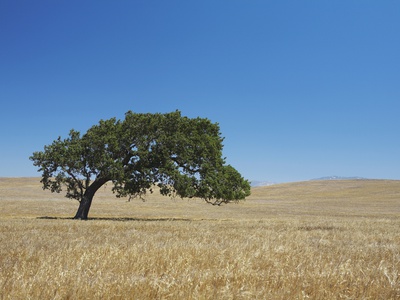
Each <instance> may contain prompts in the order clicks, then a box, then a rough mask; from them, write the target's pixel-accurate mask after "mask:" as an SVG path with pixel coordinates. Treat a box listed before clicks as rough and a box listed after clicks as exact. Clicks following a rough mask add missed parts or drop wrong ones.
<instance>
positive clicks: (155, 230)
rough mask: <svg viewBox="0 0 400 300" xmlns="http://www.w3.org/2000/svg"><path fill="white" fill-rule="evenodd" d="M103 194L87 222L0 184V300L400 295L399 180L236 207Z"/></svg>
mask: <svg viewBox="0 0 400 300" xmlns="http://www.w3.org/2000/svg"><path fill="white" fill-rule="evenodd" d="M109 189H110V187H106V188H104V189H102V190H101V191H99V192H98V194H97V195H96V196H95V199H94V201H93V205H92V208H91V212H90V214H89V218H90V220H88V221H77V220H72V219H71V217H72V216H73V215H74V213H75V210H76V209H77V204H78V203H77V201H74V200H69V199H66V198H64V197H63V196H62V195H58V194H51V193H50V192H48V191H43V190H42V189H41V187H40V183H39V179H38V178H0V205H1V211H0V224H1V226H0V231H1V235H0V242H1V243H0V299H400V235H399V234H398V232H399V228H400V218H399V217H400V181H386V180H349V181H309V182H298V183H287V184H279V185H273V186H269V187H258V188H253V189H252V195H251V196H250V197H249V198H248V199H247V200H246V201H244V202H242V203H239V204H229V205H225V206H221V207H214V206H210V205H207V204H205V203H204V202H202V201H201V200H199V199H192V200H187V199H170V198H166V197H161V196H159V195H157V194H153V195H148V196H147V197H146V201H145V202H143V201H141V200H140V199H133V200H131V201H130V202H128V201H127V199H123V198H122V199H117V198H115V197H113V195H112V193H111V192H110V191H109Z"/></svg>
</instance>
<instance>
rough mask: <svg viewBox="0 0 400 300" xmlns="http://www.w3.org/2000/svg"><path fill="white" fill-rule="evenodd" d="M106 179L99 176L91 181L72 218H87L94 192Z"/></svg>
mask: <svg viewBox="0 0 400 300" xmlns="http://www.w3.org/2000/svg"><path fill="white" fill-rule="evenodd" d="M107 181H108V180H107V179H101V178H100V179H96V180H95V181H93V183H92V184H91V185H90V186H89V187H88V188H87V190H86V191H85V193H84V194H83V197H82V199H81V201H80V203H79V208H78V211H77V212H76V214H75V217H74V219H78V220H87V218H88V214H89V210H90V206H91V205H92V200H93V197H94V194H95V193H96V192H97V190H98V189H99V188H100V187H101V186H102V185H103V184H105V183H106V182H107Z"/></svg>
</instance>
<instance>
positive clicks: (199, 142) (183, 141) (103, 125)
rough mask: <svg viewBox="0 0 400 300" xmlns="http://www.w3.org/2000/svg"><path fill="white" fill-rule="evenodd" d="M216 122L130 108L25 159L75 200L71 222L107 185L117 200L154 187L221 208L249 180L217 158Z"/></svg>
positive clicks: (47, 184)
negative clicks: (123, 114)
mask: <svg viewBox="0 0 400 300" xmlns="http://www.w3.org/2000/svg"><path fill="white" fill-rule="evenodd" d="M222 142H223V138H222V137H221V133H220V128H219V125H218V123H212V122H211V121H210V120H208V119H206V118H188V117H184V116H182V115H181V113H180V111H175V112H171V113H166V114H161V113H156V114H151V113H133V112H131V111H128V112H127V113H126V114H125V119H124V120H117V119H116V118H111V119H108V120H100V122H99V123H98V124H97V125H94V126H92V127H91V128H90V129H89V130H88V131H87V132H86V133H85V134H83V135H81V134H80V132H78V131H76V130H73V129H72V130H71V131H70V133H69V136H68V137H67V138H65V139H61V137H59V138H58V139H57V140H55V141H53V143H52V144H50V145H47V146H45V147H44V150H43V151H38V152H34V153H33V155H32V156H31V157H30V159H31V160H32V161H33V164H34V165H35V166H37V167H38V168H39V171H40V172H41V173H42V179H41V183H42V184H43V189H49V190H50V191H51V192H57V193H59V192H61V191H62V190H63V189H66V197H68V198H71V199H76V200H78V201H79V202H80V205H79V208H78V211H77V213H76V215H75V218H76V219H87V217H88V213H89V209H90V206H91V203H92V199H93V196H94V194H95V193H96V191H97V190H98V189H99V188H100V187H101V186H102V185H104V184H105V183H106V182H112V184H113V187H112V190H113V192H114V193H115V194H116V196H117V197H122V196H129V197H132V196H142V195H143V194H145V193H146V191H151V192H152V188H153V187H154V185H156V186H158V187H159V190H160V193H161V194H162V195H169V196H172V195H178V196H180V197H188V198H192V197H199V198H202V199H204V200H205V201H206V202H207V203H211V204H213V205H220V204H222V203H229V202H232V201H238V200H242V199H244V198H245V197H246V196H248V195H250V184H249V182H248V181H247V180H245V179H244V178H243V177H242V176H241V175H240V174H239V172H238V171H237V170H235V169H234V168H233V167H232V166H230V165H226V163H225V159H224V158H223V157H222V149H223V145H222Z"/></svg>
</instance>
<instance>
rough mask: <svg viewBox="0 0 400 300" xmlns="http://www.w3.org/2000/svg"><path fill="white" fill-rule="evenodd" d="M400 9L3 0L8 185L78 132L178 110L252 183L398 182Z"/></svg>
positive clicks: (2, 159) (0, 52)
mask: <svg viewBox="0 0 400 300" xmlns="http://www.w3.org/2000/svg"><path fill="white" fill-rule="evenodd" d="M399 16H400V2H399V1H394V0H392V1H352V0H338V1H324V0H321V1H320V0H318V1H317V0H314V1H311V0H310V1H308V0H307V1H284V0H283V1H267V0H262V1H260V0H251V1H244V0H242V1H238V0H229V1H227V0H226V1H222V0H221V1H215V0H213V1H209V0H202V1H187V0H181V1H175V0H169V1H164V0H154V1H151V0H149V1H145V0H141V1H139V0H137V1H135V0H132V1H74V0H68V1H41V0H38V1H23V0H17V1H15V0H3V1H1V2H0V41H1V46H0V100H1V110H0V137H1V145H2V146H1V147H0V176H12V177H19V176H39V175H40V174H39V173H37V172H36V169H35V168H34V167H33V165H32V163H31V161H29V159H28V157H29V156H30V155H31V154H32V152H34V151H38V150H42V149H43V146H44V145H46V144H50V143H51V142H52V141H53V140H54V139H56V138H57V137H58V136H62V137H65V136H66V135H67V133H68V132H69V130H70V129H71V128H74V129H76V130H80V131H81V132H84V131H86V130H87V129H88V128H89V127H90V126H92V125H93V124H95V123H97V122H98V120H100V119H108V118H110V117H114V116H115V117H117V118H123V116H124V113H125V112H126V111H128V110H132V111H135V112H169V111H174V110H176V109H179V110H181V111H182V113H183V114H184V115H187V116H190V117H197V116H200V117H206V118H209V119H211V120H212V121H213V122H218V123H219V124H220V127H221V131H222V135H223V136H224V137H225V141H224V145H225V147H224V155H225V156H226V157H227V162H228V163H229V164H232V165H233V166H234V167H236V168H237V169H238V170H239V171H240V172H241V173H242V175H243V176H245V177H246V178H247V179H250V180H268V181H273V182H288V181H301V180H308V179H311V178H317V177H322V176H328V175H340V176H362V177H367V178H386V179H400V141H399V128H400V118H399V113H400V55H399V53H400V34H399V32H400V17H399Z"/></svg>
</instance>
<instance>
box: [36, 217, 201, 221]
mask: <svg viewBox="0 0 400 300" xmlns="http://www.w3.org/2000/svg"><path fill="white" fill-rule="evenodd" d="M36 219H38V220H75V219H74V218H71V217H51V216H42V217H37V218H36ZM203 220H204V219H188V218H151V217H150V218H128V217H93V218H88V219H87V220H84V221H117V222H131V221H133V222H135V221H136V222H139V221H141V222H143V221H144V222H159V221H186V222H192V221H203Z"/></svg>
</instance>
